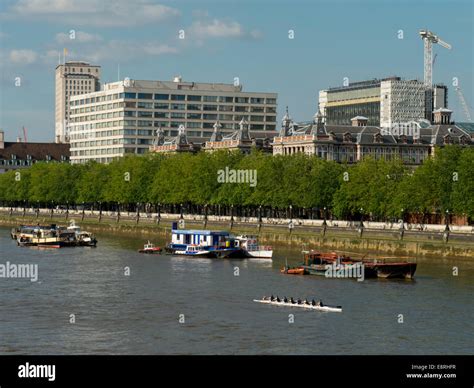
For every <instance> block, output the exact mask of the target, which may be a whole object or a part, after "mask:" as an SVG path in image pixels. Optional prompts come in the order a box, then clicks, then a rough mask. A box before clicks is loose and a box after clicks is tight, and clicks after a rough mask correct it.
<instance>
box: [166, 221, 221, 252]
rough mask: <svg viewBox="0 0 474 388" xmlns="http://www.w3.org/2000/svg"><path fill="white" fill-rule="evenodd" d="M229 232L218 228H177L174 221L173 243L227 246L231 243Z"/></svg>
mask: <svg viewBox="0 0 474 388" xmlns="http://www.w3.org/2000/svg"><path fill="white" fill-rule="evenodd" d="M229 237H230V234H229V232H226V231H216V230H190V229H177V225H176V223H173V228H172V230H171V243H172V244H182V245H191V244H194V245H200V246H214V247H216V246H227V245H228V243H229Z"/></svg>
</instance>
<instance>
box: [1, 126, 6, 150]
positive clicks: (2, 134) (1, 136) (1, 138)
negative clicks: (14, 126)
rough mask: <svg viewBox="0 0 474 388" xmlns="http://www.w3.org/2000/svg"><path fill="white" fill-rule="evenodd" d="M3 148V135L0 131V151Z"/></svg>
mask: <svg viewBox="0 0 474 388" xmlns="http://www.w3.org/2000/svg"><path fill="white" fill-rule="evenodd" d="M4 148H5V133H4V132H3V130H2V129H0V150H3V149H4Z"/></svg>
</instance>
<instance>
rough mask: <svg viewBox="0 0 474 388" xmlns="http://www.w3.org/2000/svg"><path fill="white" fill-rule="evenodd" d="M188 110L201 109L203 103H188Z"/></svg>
mask: <svg viewBox="0 0 474 388" xmlns="http://www.w3.org/2000/svg"><path fill="white" fill-rule="evenodd" d="M188 110H201V105H194V104H188Z"/></svg>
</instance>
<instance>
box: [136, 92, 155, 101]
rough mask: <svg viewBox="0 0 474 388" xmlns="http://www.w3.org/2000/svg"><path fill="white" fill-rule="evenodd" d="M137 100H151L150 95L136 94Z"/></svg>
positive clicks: (151, 96) (151, 95)
mask: <svg viewBox="0 0 474 388" xmlns="http://www.w3.org/2000/svg"><path fill="white" fill-rule="evenodd" d="M138 98H141V99H144V100H151V99H152V98H153V94H152V93H138Z"/></svg>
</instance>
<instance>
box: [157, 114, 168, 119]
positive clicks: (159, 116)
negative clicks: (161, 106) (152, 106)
mask: <svg viewBox="0 0 474 388" xmlns="http://www.w3.org/2000/svg"><path fill="white" fill-rule="evenodd" d="M155 117H157V118H160V119H167V118H168V117H169V113H168V112H155Z"/></svg>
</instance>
